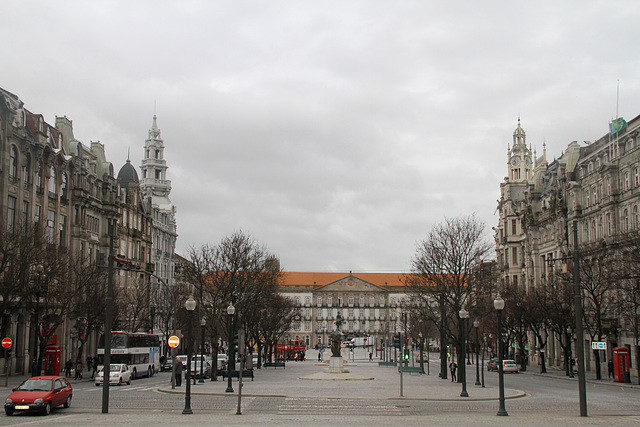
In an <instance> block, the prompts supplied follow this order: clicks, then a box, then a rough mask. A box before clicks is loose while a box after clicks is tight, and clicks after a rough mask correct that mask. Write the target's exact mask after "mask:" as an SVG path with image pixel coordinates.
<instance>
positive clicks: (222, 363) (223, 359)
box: [218, 354, 229, 371]
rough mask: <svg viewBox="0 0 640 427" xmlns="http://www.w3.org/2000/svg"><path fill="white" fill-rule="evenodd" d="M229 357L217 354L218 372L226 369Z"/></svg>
mask: <svg viewBox="0 0 640 427" xmlns="http://www.w3.org/2000/svg"><path fill="white" fill-rule="evenodd" d="M228 359H229V357H228V356H227V355H226V354H218V371H224V370H225V369H227V360H228Z"/></svg>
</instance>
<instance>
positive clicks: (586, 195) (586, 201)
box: [584, 190, 591, 208]
mask: <svg viewBox="0 0 640 427" xmlns="http://www.w3.org/2000/svg"><path fill="white" fill-rule="evenodd" d="M590 204H591V197H589V190H584V206H585V207H587V208H588V207H589V205H590Z"/></svg>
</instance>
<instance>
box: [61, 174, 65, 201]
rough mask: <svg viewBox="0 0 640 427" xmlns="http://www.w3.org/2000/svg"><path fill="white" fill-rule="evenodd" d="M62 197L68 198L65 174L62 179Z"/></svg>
mask: <svg viewBox="0 0 640 427" xmlns="http://www.w3.org/2000/svg"><path fill="white" fill-rule="evenodd" d="M60 179H61V181H60V197H62V198H63V199H66V198H67V174H66V173H63V174H62V176H61V177H60Z"/></svg>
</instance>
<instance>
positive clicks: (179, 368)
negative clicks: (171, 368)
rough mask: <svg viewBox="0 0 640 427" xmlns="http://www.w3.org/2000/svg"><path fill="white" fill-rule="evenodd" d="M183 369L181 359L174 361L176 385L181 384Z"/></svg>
mask: <svg viewBox="0 0 640 427" xmlns="http://www.w3.org/2000/svg"><path fill="white" fill-rule="evenodd" d="M183 371H184V365H183V364H182V361H181V360H180V359H178V360H177V361H176V387H180V386H181V385H182V372H183Z"/></svg>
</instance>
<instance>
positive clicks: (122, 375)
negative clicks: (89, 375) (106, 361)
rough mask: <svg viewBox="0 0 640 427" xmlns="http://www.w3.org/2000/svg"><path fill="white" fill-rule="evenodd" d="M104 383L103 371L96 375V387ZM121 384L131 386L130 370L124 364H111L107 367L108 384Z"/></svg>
mask: <svg viewBox="0 0 640 427" xmlns="http://www.w3.org/2000/svg"><path fill="white" fill-rule="evenodd" d="M103 382H104V369H101V370H100V371H98V372H97V373H96V379H95V383H96V386H99V385H101V384H102V383H103ZM122 383H127V384H131V370H130V369H129V365H126V364H124V363H112V364H111V365H109V384H110V385H122Z"/></svg>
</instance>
